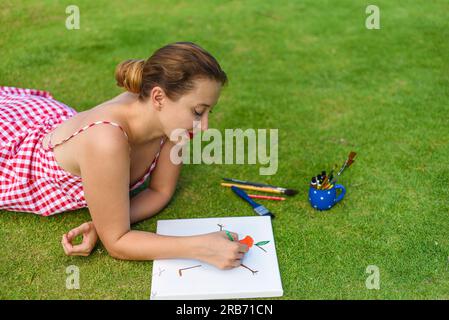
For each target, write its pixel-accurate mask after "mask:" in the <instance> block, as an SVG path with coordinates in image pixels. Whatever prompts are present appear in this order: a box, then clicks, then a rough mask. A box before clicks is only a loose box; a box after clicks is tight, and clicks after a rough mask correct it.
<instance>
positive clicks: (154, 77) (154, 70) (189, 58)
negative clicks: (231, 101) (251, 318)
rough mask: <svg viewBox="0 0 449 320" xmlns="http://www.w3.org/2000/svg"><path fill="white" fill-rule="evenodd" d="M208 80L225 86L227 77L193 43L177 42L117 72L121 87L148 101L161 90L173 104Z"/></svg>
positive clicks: (205, 53)
mask: <svg viewBox="0 0 449 320" xmlns="http://www.w3.org/2000/svg"><path fill="white" fill-rule="evenodd" d="M199 78H207V79H211V80H215V81H218V82H220V83H221V84H222V85H225V84H226V83H227V82H228V78H227V76H226V73H225V72H224V71H223V70H222V69H221V67H220V65H219V64H218V62H217V60H216V59H215V58H214V57H213V56H212V55H211V54H210V53H209V52H207V51H206V50H204V49H203V48H201V47H200V46H198V45H196V44H194V43H192V42H176V43H171V44H168V45H166V46H165V47H162V48H160V49H158V50H157V51H156V52H154V53H153V55H152V56H151V57H149V58H148V59H147V60H143V59H142V60H136V59H130V60H126V61H123V62H122V63H120V64H119V65H118V66H117V68H116V70H115V79H116V80H117V85H118V86H119V87H123V88H125V89H126V90H127V91H130V92H133V93H137V94H138V95H139V99H141V100H144V99H146V98H147V97H148V96H149V94H150V92H151V89H153V88H154V87H155V86H159V87H161V88H162V89H163V90H164V91H165V94H166V95H167V96H168V97H169V98H170V99H171V100H173V101H177V100H178V99H179V98H180V97H181V96H182V95H183V94H185V93H187V92H188V91H190V90H192V89H193V88H194V82H193V80H196V79H199Z"/></svg>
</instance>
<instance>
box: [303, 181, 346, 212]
mask: <svg viewBox="0 0 449 320" xmlns="http://www.w3.org/2000/svg"><path fill="white" fill-rule="evenodd" d="M337 190H340V191H341V192H340V194H339V195H338V196H337ZM345 194H346V189H345V187H343V186H342V185H341V184H336V185H334V186H333V187H332V188H330V189H326V190H317V189H315V188H314V187H310V189H309V202H310V204H311V206H312V207H313V208H315V209H317V210H320V211H321V210H329V209H330V208H332V207H333V206H334V205H336V204H337V203H339V202H340V201H341V200H343V198H344V196H345Z"/></svg>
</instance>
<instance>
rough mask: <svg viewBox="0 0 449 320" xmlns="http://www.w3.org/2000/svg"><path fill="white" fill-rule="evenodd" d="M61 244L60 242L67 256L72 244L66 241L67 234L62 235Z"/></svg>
mask: <svg viewBox="0 0 449 320" xmlns="http://www.w3.org/2000/svg"><path fill="white" fill-rule="evenodd" d="M61 244H62V248H63V249H64V252H65V254H66V255H68V256H69V255H70V254H71V248H72V244H71V243H70V242H69V241H68V239H67V234H64V235H63V236H62V241H61Z"/></svg>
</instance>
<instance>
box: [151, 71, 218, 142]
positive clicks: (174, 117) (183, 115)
mask: <svg viewBox="0 0 449 320" xmlns="http://www.w3.org/2000/svg"><path fill="white" fill-rule="evenodd" d="M194 83H195V87H194V89H192V90H191V91H190V92H188V93H187V94H185V95H183V96H181V97H180V98H179V99H178V101H176V102H175V101H172V100H170V99H169V98H168V97H167V96H164V98H163V101H162V103H161V105H162V107H161V109H160V111H159V120H160V123H161V124H162V127H163V131H164V133H165V135H166V136H168V137H170V136H171V134H172V133H173V131H174V130H176V129H183V130H186V131H188V132H189V134H190V138H191V137H192V136H193V134H194V133H196V132H198V131H199V130H203V131H204V130H207V129H208V121H209V120H208V117H209V112H210V111H211V109H212V108H213V106H215V105H216V104H217V101H218V98H219V96H220V91H221V87H222V86H221V83H219V82H217V81H214V80H210V79H197V80H194ZM178 132H179V131H178Z"/></svg>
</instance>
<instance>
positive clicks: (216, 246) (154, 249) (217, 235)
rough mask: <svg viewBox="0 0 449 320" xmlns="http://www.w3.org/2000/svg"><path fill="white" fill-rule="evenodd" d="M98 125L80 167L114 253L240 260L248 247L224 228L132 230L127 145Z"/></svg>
mask: <svg viewBox="0 0 449 320" xmlns="http://www.w3.org/2000/svg"><path fill="white" fill-rule="evenodd" d="M94 129H95V130H96V132H95V134H96V136H95V139H85V145H86V146H85V148H83V151H82V154H81V155H80V171H81V176H82V180H83V188H84V196H85V198H86V201H87V204H88V208H89V211H90V214H91V217H92V221H93V224H94V226H95V229H96V231H97V233H98V236H99V237H100V239H101V241H102V242H103V245H104V246H105V248H106V250H107V251H108V252H109V254H110V255H111V256H113V257H115V258H118V259H125V260H154V259H168V258H190V259H198V260H202V261H205V262H208V263H210V264H213V265H215V266H217V267H219V268H222V269H226V268H232V267H237V266H239V265H240V260H241V259H242V258H243V253H244V252H246V251H247V247H246V246H245V245H242V244H240V243H238V242H237V241H230V240H228V239H227V237H226V234H225V233H224V232H214V233H210V234H206V235H199V236H192V237H172V236H161V235H157V234H154V233H149V232H144V231H137V230H131V229H130V225H131V218H130V199H129V168H130V159H129V149H128V144H127V142H126V140H124V138H123V136H122V134H121V132H119V131H118V130H116V129H115V128H112V127H108V126H102V127H97V128H96V127H92V128H91V130H92V132H90V133H91V134H93V133H94V132H93V130H94ZM86 136H87V135H86ZM166 152H167V151H166ZM163 190H165V191H163V192H167V190H168V189H165V188H163ZM234 237H235V238H237V235H235V234H234Z"/></svg>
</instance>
